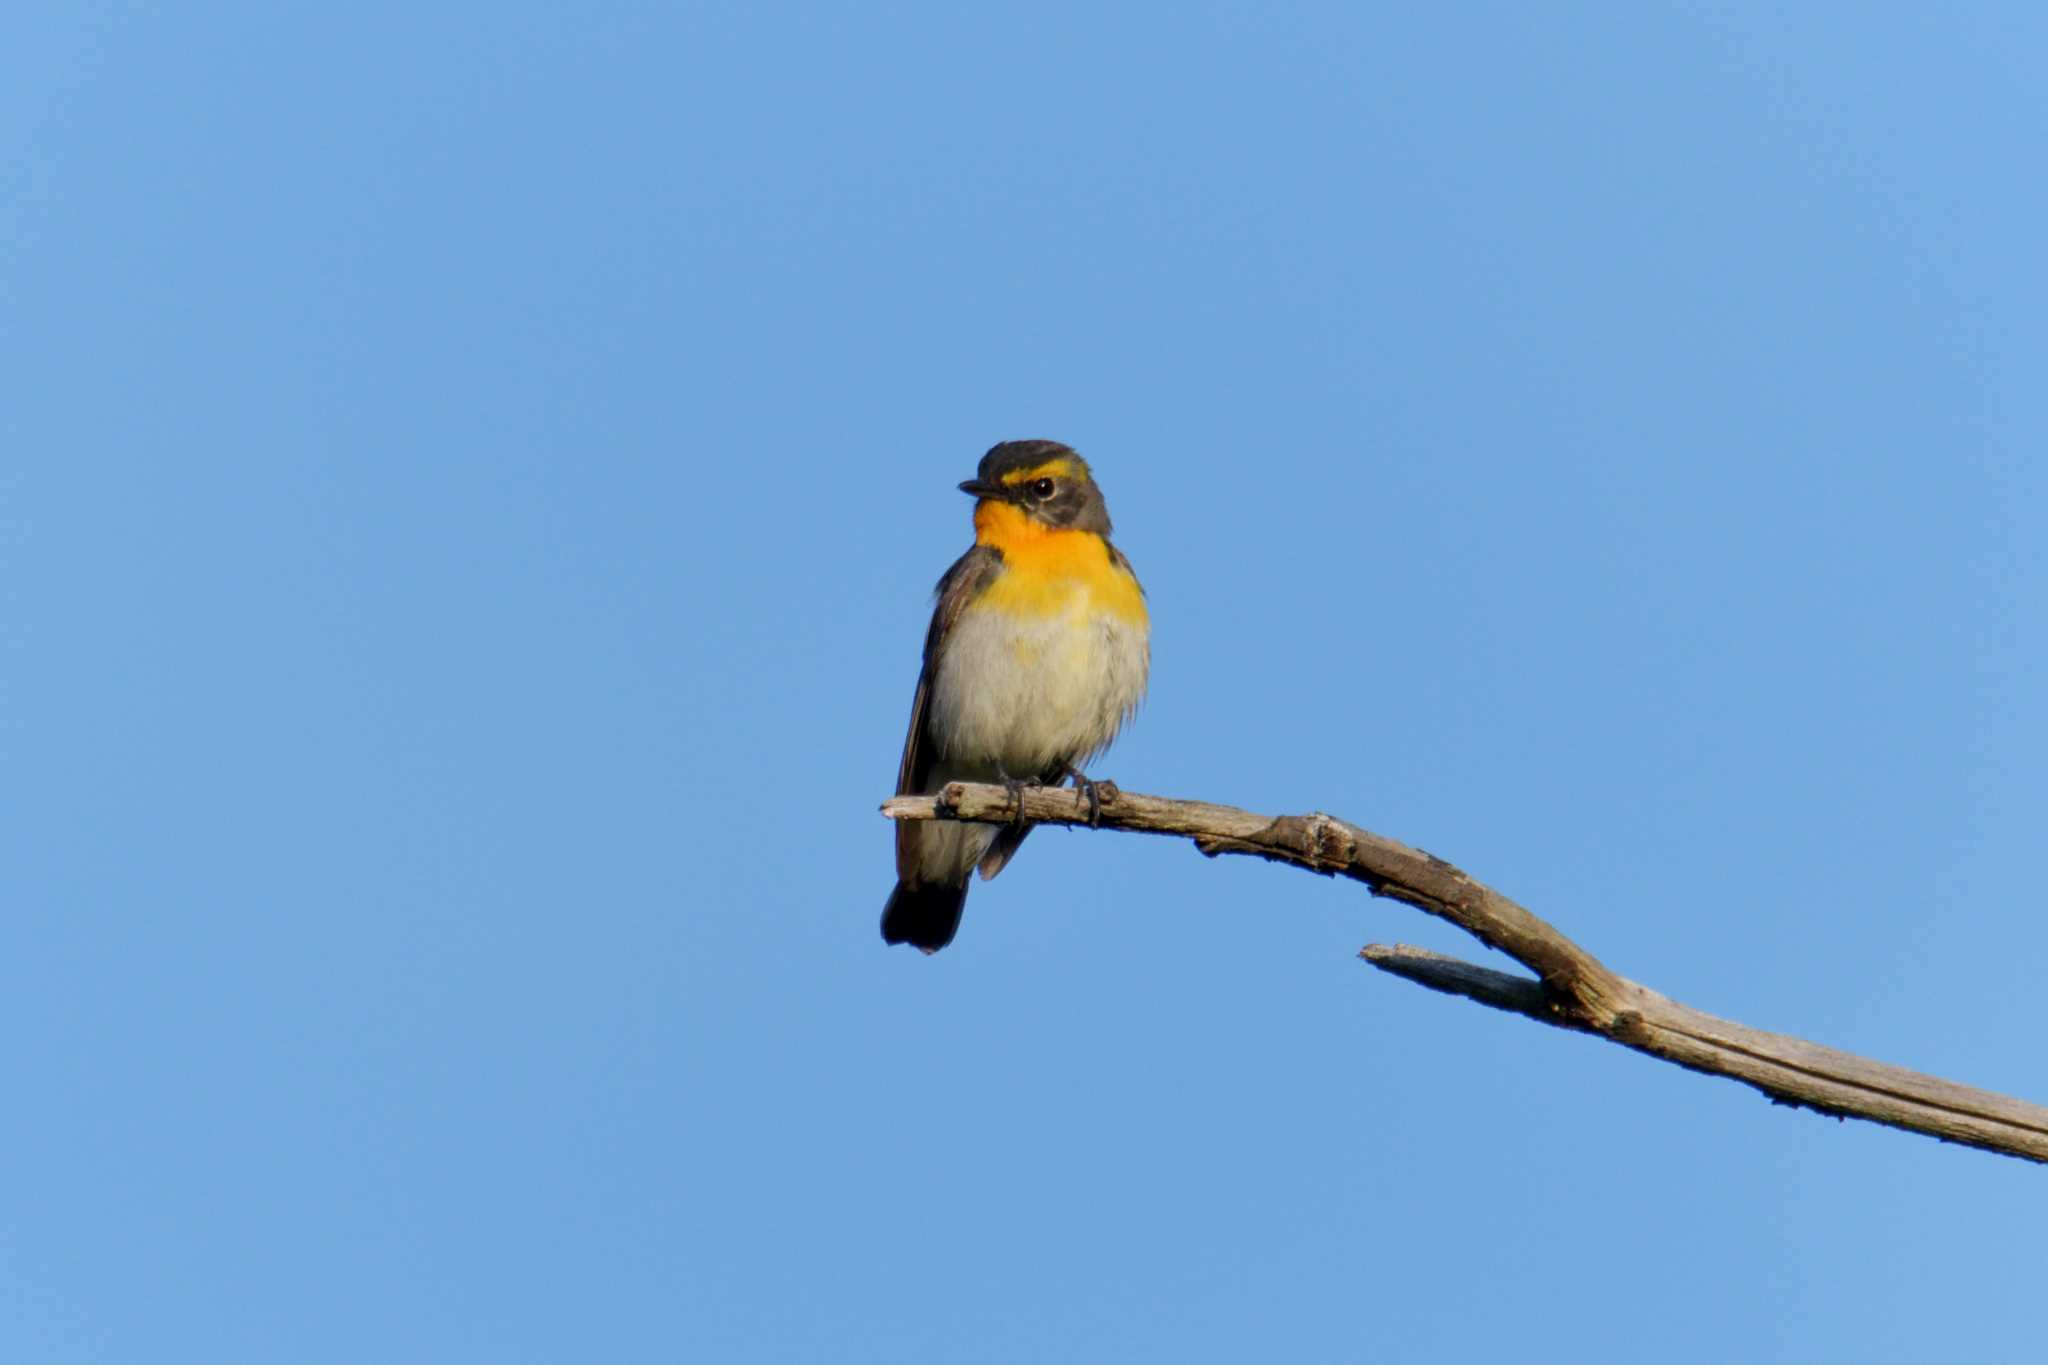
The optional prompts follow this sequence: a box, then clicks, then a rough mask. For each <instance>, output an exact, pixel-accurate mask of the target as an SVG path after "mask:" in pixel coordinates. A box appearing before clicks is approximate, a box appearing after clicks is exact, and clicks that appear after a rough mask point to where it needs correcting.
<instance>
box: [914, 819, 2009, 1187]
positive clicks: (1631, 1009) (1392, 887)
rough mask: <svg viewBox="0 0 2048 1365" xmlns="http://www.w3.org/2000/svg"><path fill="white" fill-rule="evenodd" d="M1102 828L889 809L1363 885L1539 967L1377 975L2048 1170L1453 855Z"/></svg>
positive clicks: (1392, 958) (1121, 825)
mask: <svg viewBox="0 0 2048 1365" xmlns="http://www.w3.org/2000/svg"><path fill="white" fill-rule="evenodd" d="M1099 791H1100V792H1101V796H1102V804H1101V814H1100V819H1099V820H1094V821H1091V819H1090V812H1089V809H1088V803H1087V801H1086V800H1085V799H1084V797H1083V796H1082V794H1081V793H1079V792H1077V791H1073V790H1070V789H1064V788H1057V787H1027V788H1025V789H1023V791H1022V792H1020V793H1019V794H1018V797H1017V799H1016V800H1014V801H1013V800H1012V798H1011V795H1010V793H1009V792H1008V791H1006V790H1005V789H1004V788H1002V787H999V786H993V785H988V784H984V783H974V782H954V783H950V784H948V785H947V786H946V787H945V788H944V789H943V790H941V791H940V792H939V793H938V794H937V795H936V796H898V797H894V798H892V799H891V800H889V801H886V802H884V803H883V804H882V813H883V814H884V815H887V816H889V817H890V818H891V819H895V820H974V821H981V822H984V823H989V824H1000V823H1004V822H1007V821H1010V820H1014V819H1016V818H1017V817H1018V815H1019V813H1020V812H1019V810H1018V805H1019V803H1020V802H1021V805H1022V808H1023V809H1022V812H1021V814H1022V815H1023V817H1024V818H1025V819H1027V820H1030V821H1033V822H1035V823H1038V824H1047V825H1088V824H1091V823H1098V824H1100V825H1101V826H1102V827H1104V828H1107V829H1122V830H1133V831H1137V832H1140V833H1147V834H1173V835H1181V836H1184V837H1186V838H1190V839H1192V840H1194V843H1195V847H1197V848H1199V849H1200V850H1201V851H1202V852H1203V853H1206V854H1208V855H1210V856H1211V857H1214V856H1215V855H1217V854H1219V853H1245V854H1250V855H1252V856H1254V857H1259V858H1266V859H1270V860H1272V861H1274V862H1280V863H1290V864H1292V865H1293V866H1296V867H1301V868H1306V869H1308V870H1309V871H1311V872H1320V873H1323V874H1324V875H1326V876H1339V877H1349V878H1351V879H1352V880H1354V881H1358V882H1363V883H1364V884H1365V886H1366V888H1367V889H1368V890H1370V891H1371V892H1372V893H1373V894H1374V895H1376V896H1386V897H1389V898H1390V899H1393V900H1398V901H1404V902H1406V903H1407V904H1409V905H1412V906H1415V907H1416V908H1417V909H1419V910H1423V911H1426V912H1428V913H1429V914H1432V915H1435V916H1437V917H1438V918H1439V919H1444V920H1448V921H1449V922H1450V923H1452V924H1455V925H1457V926H1458V927H1459V928H1460V929H1463V930H1464V931H1465V932H1466V933H1468V934H1471V935H1472V936H1473V937H1474V938H1476V939H1478V940H1479V941H1480V942H1481V943H1484V944H1485V945H1487V946H1488V947H1490V948H1498V949H1500V950H1501V951H1502V952H1504V953H1506V954H1508V956H1510V957H1512V958H1514V959H1515V960H1517V961H1518V962H1520V963H1521V964H1522V965H1523V966H1525V967H1527V968H1529V970H1530V971H1532V972H1534V973H1535V974H1536V975H1535V977H1534V979H1531V978H1528V977H1520V976H1514V975H1511V974H1509V973H1506V972H1497V971H1493V970H1491V969H1489V968H1485V967H1479V966H1475V965H1473V964H1471V963H1467V962H1460V961H1458V960H1457V959H1456V958H1450V957H1445V956H1443V955H1441V954H1439V953H1432V952H1428V951H1426V950H1424V949H1421V948H1409V947H1402V946H1395V947H1386V946H1383V945H1379V944H1374V945H1372V946H1370V947H1368V948H1366V949H1365V950H1364V951H1363V952H1362V953H1360V954H1359V955H1360V956H1361V957H1363V958H1364V959H1365V960H1366V961H1367V962H1369V963H1371V964H1372V965H1373V966H1375V967H1378V968H1380V969H1381V970H1383V971H1387V972H1391V973H1393V974H1394V975H1396V976H1401V977H1405V978H1407V979H1408V980H1410V981H1415V982H1418V983H1420V984H1422V985H1425V986H1428V987H1430V988H1431V989H1433V990H1439V991H1444V992H1446V993H1448V994H1452V995H1461V996H1464V997H1466V998H1467V999H1470V1000H1476V1001H1478V1002H1480V1003H1481V1004H1486V1005H1491V1006H1493V1007H1494V1008H1496V1009H1503V1010H1508V1011H1510V1012H1512V1013H1515V1014H1521V1015H1524V1016H1526V1017H1528V1018H1531V1019H1535V1020H1538V1021H1540V1022H1542V1023H1546V1024H1551V1025H1554V1026H1556V1027H1558V1028H1568V1029H1576V1030H1579V1031H1582V1032H1586V1033H1594V1034H1598V1035H1599V1036H1601V1037H1603V1038H1605V1039H1607V1040H1608V1041H1610V1042H1614V1043H1619V1044H1621V1045H1622V1046H1623V1047H1627V1048H1633V1049H1635V1050H1636V1051H1638V1052H1645V1053H1648V1054H1649V1055H1650V1056H1652V1057H1660V1058H1662V1059H1663V1060H1665V1061H1667V1062H1675V1063H1677V1064H1678V1065H1680V1066H1683V1067H1689V1068H1690V1069H1692V1070H1694V1071H1701V1072H1706V1073H1708V1074H1711V1075H1717V1076H1728V1077H1731V1078H1733V1079H1735V1080H1738V1081H1742V1082H1745V1083H1746V1084H1749V1085H1752V1086H1754V1087H1756V1088H1757V1089H1758V1090H1761V1091H1762V1092H1763V1093H1764V1094H1766V1095H1768V1096H1770V1097H1771V1099H1773V1100H1775V1101H1777V1102H1779V1103H1782V1104H1790V1105H1798V1106H1804V1107H1806V1108H1810V1109H1817V1110H1819V1111H1821V1112H1822V1113H1827V1114H1834V1115H1837V1116H1839V1117H1845V1118H1860V1119H1869V1120H1871V1121H1872V1122H1875V1123H1883V1124H1889V1125H1890V1126H1892V1127H1894V1128H1905V1129H1908V1130H1910V1131H1912V1132H1916V1133H1927V1134H1931V1135H1932V1136H1934V1137H1938V1138H1942V1139H1944V1140H1946V1141H1949V1142H1959V1143H1963V1144H1965V1145H1967V1146H1971V1147H1981V1148H1983V1149H1984V1150H1986V1151H1991V1152H2003V1153H2005V1154H2006V1155H2008V1156H2017V1157H2024V1158H2027V1159H2028V1160H2032V1161H2042V1162H2048V1109H2044V1108H2042V1107H2041V1106H2039V1105H2034V1104H2028V1103H2026V1102H2025V1101H2023V1100H2016V1099H2011V1098H2009V1097H2007V1096H2004V1095H1997V1094H1993V1093H1991V1092H1990V1091H1988V1090H1977V1089H1974V1088H1972V1087H1970V1086H1966V1085H1957V1084H1956V1083H1954V1082H1953V1081H1945V1080H1942V1079H1940V1078H1939V1077H1935V1076H1926V1075H1922V1074H1921V1073H1919V1072H1917V1071H1908V1070H1906V1069H1905V1068H1904V1067H1897V1066H1891V1065H1889V1064H1887V1063H1884V1062H1876V1061H1872V1060H1870V1059H1869V1058H1866V1057H1858V1056H1855V1055H1853V1054H1851V1053H1847V1052H1840V1051H1837V1050H1836V1049H1834V1048H1830V1047H1822V1046H1820V1045H1819V1044H1817V1043H1809V1042H1807V1041H1805V1040H1804V1039H1801V1038H1794V1037H1791V1036H1789V1035H1787V1034H1782V1033H1766V1032H1764V1031H1762V1030H1761V1029H1753V1028H1749V1027H1747V1026H1746V1025H1743V1024H1738V1023H1734V1022H1733V1021H1731V1020H1727V1019H1718V1018H1716V1017H1714V1016H1713V1015H1711V1014H1705V1013H1702V1012H1701V1011H1699V1010H1696V1009H1693V1008H1691V1007H1690V1006H1688V1005H1682V1004H1680V1003H1679V1002H1677V1001H1676V1000H1670V999H1667V998H1666V997H1664V996H1662V995H1659V994H1658V993H1657V992H1655V991H1653V990H1651V989H1650V988H1649V987H1647V986H1643V985H1639V984H1637V983H1636V982H1633V981H1630V980H1628V979H1627V978H1626V977H1623V976H1619V975H1617V974H1616V973H1614V972H1613V971H1611V970H1609V969H1608V968H1607V967H1606V966H1604V965H1603V964H1602V963H1601V962H1600V960H1599V959H1598V958H1595V957H1594V956H1593V955H1592V954H1591V953H1589V952H1587V951H1586V950H1585V949H1584V948H1581V947H1580V946H1579V945H1578V944H1576V943H1574V942H1572V941H1571V940H1570V939H1568V938H1566V937H1565V936H1564V935H1563V934H1561V933H1559V932H1558V931H1557V930H1556V929H1555V928H1553V927H1552V926H1551V925H1549V924H1547V923H1545V922H1544V921H1543V920H1541V919H1538V918H1537V917H1536V916H1535V915H1533V914H1531V913H1530V912H1529V911H1527V910H1525V909H1523V908H1522V907H1521V906H1519V905H1517V904H1515V903H1514V902H1513V901H1511V900H1509V899H1508V898H1507V897H1506V896H1503V895H1501V894H1500V893H1499V892H1498V891H1495V890H1493V889H1492V888H1491V887H1488V886H1485V885H1483V884H1482V883H1480V882H1477V881H1474V880H1473V879H1472V878H1470V877H1468V876H1466V875H1465V874H1464V873H1463V872H1460V871H1459V870H1458V869H1457V868H1455V867H1453V866H1451V865H1450V864H1449V863H1447V862H1445V861H1444V860H1443V859H1441V858H1438V857H1435V856H1433V855H1431V854H1428V853H1424V852H1422V851H1421V850H1419V849H1414V848H1410V847H1408V845H1406V844H1403V843H1399V842H1397V841H1395V840H1393V839H1388V838H1384V837H1382V836H1381V835H1377V834H1373V833H1370V832H1369V831H1366V830H1362V829H1360V828H1358V827H1357V826H1356V825H1352V824H1348V823H1346V822H1345V821H1343V820H1339V819H1337V818H1335V817H1334V816H1329V815H1323V814H1320V813H1317V814H1310V815H1283V816H1278V817H1271V816H1264V815H1255V814H1253V813H1252V812H1250V811H1245V810H1239V809H1237V808H1236V807H1234V806H1216V805H1210V804H1209V803H1207V802H1203V801H1178V800H1173V799H1171V798H1168V797H1160V796H1142V795H1139V794H1138V793H1135V792H1120V791H1117V790H1116V789H1115V788H1114V787H1112V786H1111V785H1110V784H1108V783H1103V784H1101V785H1100V788H1099Z"/></svg>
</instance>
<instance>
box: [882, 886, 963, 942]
mask: <svg viewBox="0 0 2048 1365" xmlns="http://www.w3.org/2000/svg"><path fill="white" fill-rule="evenodd" d="M966 907H967V888H966V887H964V886H911V885H909V884H907V883H905V882H898V883H896V889H895V890H894V891H891V892H890V893H889V903H888V904H887V905H886V906H884V907H883V908H882V941H883V942H884V943H908V944H910V945H911V946H913V947H916V948H922V949H924V951H926V952H927V953H936V952H937V951H938V950H939V949H941V948H943V947H945V946H946V945H947V944H948V943H951V942H952V941H953V935H954V934H956V933H958V932H959V930H960V912H961V911H962V910H964V909H965V908H966Z"/></svg>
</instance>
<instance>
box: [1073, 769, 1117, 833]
mask: <svg viewBox="0 0 2048 1365" xmlns="http://www.w3.org/2000/svg"><path fill="white" fill-rule="evenodd" d="M1067 776H1068V777H1071V778H1072V779H1074V790H1075V791H1077V792H1079V793H1080V794H1081V797H1082V799H1083V800H1085V801H1086V802H1087V803H1088V823H1089V825H1090V826H1097V825H1100V824H1101V823H1102V807H1103V804H1104V803H1105V802H1107V803H1108V804H1110V805H1112V806H1113V805H1115V804H1116V799H1117V797H1119V796H1121V795H1123V792H1122V790H1121V789H1120V788H1119V787H1118V786H1117V785H1116V783H1114V782H1112V781H1110V780H1109V779H1108V778H1106V777H1105V778H1103V779H1102V780H1101V781H1100V782H1097V781H1096V780H1094V779H1093V778H1091V777H1089V776H1088V774H1086V773H1084V772H1082V771H1081V770H1080V769H1079V768H1076V767H1074V766H1072V765H1071V764H1069V765H1068V767H1067Z"/></svg>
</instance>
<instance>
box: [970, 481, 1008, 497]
mask: <svg viewBox="0 0 2048 1365" xmlns="http://www.w3.org/2000/svg"><path fill="white" fill-rule="evenodd" d="M960 491H961V492H962V493H972V494H973V495H974V496H975V497H977V498H1000V497H1002V496H1004V493H1005V490H1004V489H1003V488H1001V487H999V486H998V485H996V484H992V483H983V482H982V481H981V480H980V479H969V480H968V481H967V482H966V483H963V484H961V485H960Z"/></svg>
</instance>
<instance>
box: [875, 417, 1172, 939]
mask: <svg viewBox="0 0 2048 1365" xmlns="http://www.w3.org/2000/svg"><path fill="white" fill-rule="evenodd" d="M960 491H961V492H963V493H971V494H973V495H974V497H975V499H976V501H975V504H974V548H972V549H970V550H969V551H968V552H967V553H966V554H964V555H962V556H960V559H959V560H958V562H956V563H955V564H954V565H953V567H952V568H950V569H948V570H946V576H945V577H944V578H941V579H940V580H939V589H938V596H939V601H938V606H937V608H936V609H935V610H934V611H933V612H932V624H931V629H930V630H929V631H928V632H927V633H926V635H925V640H924V671H923V672H921V673H920V674H918V678H917V697H916V699H915V700H914V701H913V702H912V703H911V706H910V733H909V734H908V735H907V736H906V737H905V738H904V741H903V766H902V768H901V769H900V770H899V771H898V773H897V776H896V790H897V792H898V793H899V794H904V793H930V792H935V791H937V790H939V789H940V788H941V787H943V786H945V784H946V783H948V782H957V781H974V782H1003V783H1006V784H1008V785H1011V786H1020V785H1022V784H1024V783H1031V782H1036V783H1052V784H1056V783H1058V782H1059V781H1061V780H1062V779H1063V778H1067V777H1072V778H1073V779H1074V784H1075V785H1076V786H1077V787H1081V788H1084V789H1086V790H1088V791H1089V794H1090V797H1091V799H1093V798H1094V796H1095V793H1094V790H1093V784H1091V783H1090V782H1089V781H1088V779H1087V777H1086V776H1084V775H1083V774H1082V772H1081V769H1080V765H1081V764H1083V763H1086V762H1087V761H1088V760H1089V759H1091V758H1093V757H1094V756H1095V755H1096V754H1099V753H1101V752H1102V751H1103V749H1105V748H1107V747H1108V745H1109V742H1110V740H1112V739H1114V738H1115V737H1116V732H1117V730H1118V729H1119V728H1120V727H1121V726H1122V725H1123V723H1124V722H1125V721H1126V720H1128V719H1129V718H1130V715H1131V713H1132V712H1133V711H1135V710H1136V709H1137V706H1138V702H1139V699H1140V698H1142V697H1143V696H1144V695H1145V675H1146V673H1147V671H1148V670H1149V668H1150V666H1151V658H1152V650H1151V643H1150V626H1149V622H1148V618H1147V617H1146V614H1145V593H1144V589H1142V588H1140V587H1139V586H1138V579H1137V576H1136V575H1134V574H1133V573H1132V572H1131V562H1130V561H1129V560H1128V559H1125V558H1124V556H1123V552H1122V551H1120V550H1118V549H1117V548H1116V546H1114V545H1112V544H1110V543H1109V508H1108V507H1107V506H1106V505H1105V504H1104V503H1103V501H1102V493H1101V490H1099V489H1098V488H1096V486H1095V479H1094V477H1093V475H1091V474H1090V473H1089V470H1088V463H1087V461H1085V460H1083V459H1082V458H1081V457H1080V456H1079V455H1078V454H1076V453H1075V452H1074V451H1073V449H1072V448H1070V447H1068V446H1064V445H1061V444H1060V443H1059V442H1058V441H1005V442H1003V443H1002V444H1001V445H998V446H995V447H992V448H991V449H990V450H989V452H988V454H986V455H984V456H982V457H981V467H980V468H979V469H978V470H977V471H976V473H975V476H974V477H973V478H972V479H969V480H968V481H967V482H966V483H963V484H961V485H960ZM1030 832H1031V826H1030V825H1028V824H1025V823H1021V822H1020V823H1017V824H1014V825H1006V826H996V825H982V824H972V823H968V822H964V821H951V820H904V821H899V822H898V823H897V826H896V889H895V891H893V892H891V893H890V896H889V903H888V905H887V906H886V907H885V908H884V909H883V911H882V937H883V939H885V940H886V941H888V942H890V943H910V944H915V945H916V946H917V947H919V948H922V949H924V951H926V952H927V953H935V952H937V951H938V950H939V949H941V948H943V947H945V946H946V945H947V944H948V943H951V942H952V941H953V934H954V932H955V931H956V930H958V929H959V927H960V911H961V907H963V906H964V905H965V904H966V903H967V876H968V873H970V872H971V871H973V870H974V869H975V867H976V866H977V865H978V866H979V867H980V869H981V875H982V877H983V878H984V879H986V878H989V877H993V876H995V875H996V873H998V872H1000V871H1002V870H1003V866H1004V864H1006V863H1008V862H1009V861H1010V858H1011V856H1012V855H1013V854H1015V853H1016V851H1017V846H1018V845H1019V844H1021V843H1023V842H1024V836H1025V835H1026V834H1029V833H1030Z"/></svg>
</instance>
